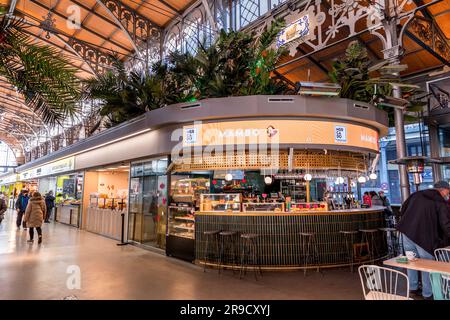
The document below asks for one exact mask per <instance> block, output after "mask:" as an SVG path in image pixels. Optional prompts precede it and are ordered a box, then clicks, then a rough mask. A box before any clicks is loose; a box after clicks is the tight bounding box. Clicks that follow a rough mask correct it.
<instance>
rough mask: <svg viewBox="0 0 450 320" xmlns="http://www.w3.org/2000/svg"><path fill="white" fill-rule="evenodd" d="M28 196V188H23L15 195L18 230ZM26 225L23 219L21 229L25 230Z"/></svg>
mask: <svg viewBox="0 0 450 320" xmlns="http://www.w3.org/2000/svg"><path fill="white" fill-rule="evenodd" d="M29 199H30V198H29V197H28V190H25V189H23V190H22V191H21V192H20V194H19V196H18V197H17V201H16V211H17V220H16V225H17V230H20V225H21V224H22V218H23V215H24V213H25V209H26V208H27V205H28V200H29ZM26 228H27V226H26V225H25V221H23V229H24V230H26Z"/></svg>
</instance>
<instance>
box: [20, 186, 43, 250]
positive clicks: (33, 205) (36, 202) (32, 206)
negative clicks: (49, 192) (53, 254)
mask: <svg viewBox="0 0 450 320" xmlns="http://www.w3.org/2000/svg"><path fill="white" fill-rule="evenodd" d="M46 213H47V208H46V206H45V200H44V198H43V197H42V196H41V194H40V193H39V192H35V193H33V197H31V198H30V201H29V202H28V206H27V209H26V210H25V221H26V223H27V227H28V228H30V240H28V242H33V237H34V228H36V231H37V233H38V236H39V240H38V243H39V244H40V243H42V229H41V227H42V223H43V222H44V219H45V216H46Z"/></svg>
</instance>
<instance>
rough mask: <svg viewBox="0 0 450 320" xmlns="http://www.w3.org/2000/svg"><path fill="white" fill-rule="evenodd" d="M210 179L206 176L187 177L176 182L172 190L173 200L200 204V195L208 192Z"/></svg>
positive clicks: (195, 204)
mask: <svg viewBox="0 0 450 320" xmlns="http://www.w3.org/2000/svg"><path fill="white" fill-rule="evenodd" d="M208 190H209V179H206V178H187V179H180V180H178V181H176V182H175V185H174V186H173V192H172V201H173V202H177V203H180V202H183V203H192V204H193V205H194V206H198V203H199V200H200V199H199V195H200V194H201V193H205V192H208Z"/></svg>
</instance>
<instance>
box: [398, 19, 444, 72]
mask: <svg viewBox="0 0 450 320" xmlns="http://www.w3.org/2000/svg"><path fill="white" fill-rule="evenodd" d="M406 30H407V31H409V32H411V33H412V34H413V35H415V36H416V37H417V38H418V39H419V40H420V41H422V42H423V43H424V44H425V45H427V46H428V47H429V48H430V49H432V50H433V51H434V52H435V53H436V54H438V55H439V56H440V57H441V58H442V59H441V60H443V61H446V62H447V64H450V44H449V42H448V41H447V39H446V38H445V37H444V36H443V35H442V33H441V32H439V31H438V30H439V29H438V27H437V25H436V22H435V21H434V20H429V19H425V18H422V17H415V18H414V19H413V20H412V21H411V22H410V24H409V26H408V28H407V29H406Z"/></svg>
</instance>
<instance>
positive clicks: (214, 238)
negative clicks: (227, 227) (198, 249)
mask: <svg viewBox="0 0 450 320" xmlns="http://www.w3.org/2000/svg"><path fill="white" fill-rule="evenodd" d="M219 232H220V230H211V231H203V235H204V236H205V238H206V244H205V255H204V257H203V262H204V265H203V272H206V264H207V262H208V258H209V259H210V260H211V256H212V255H213V256H214V260H213V261H214V262H216V263H217V262H218V260H219ZM211 245H212V246H213V250H212V251H213V252H210V249H211Z"/></svg>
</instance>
